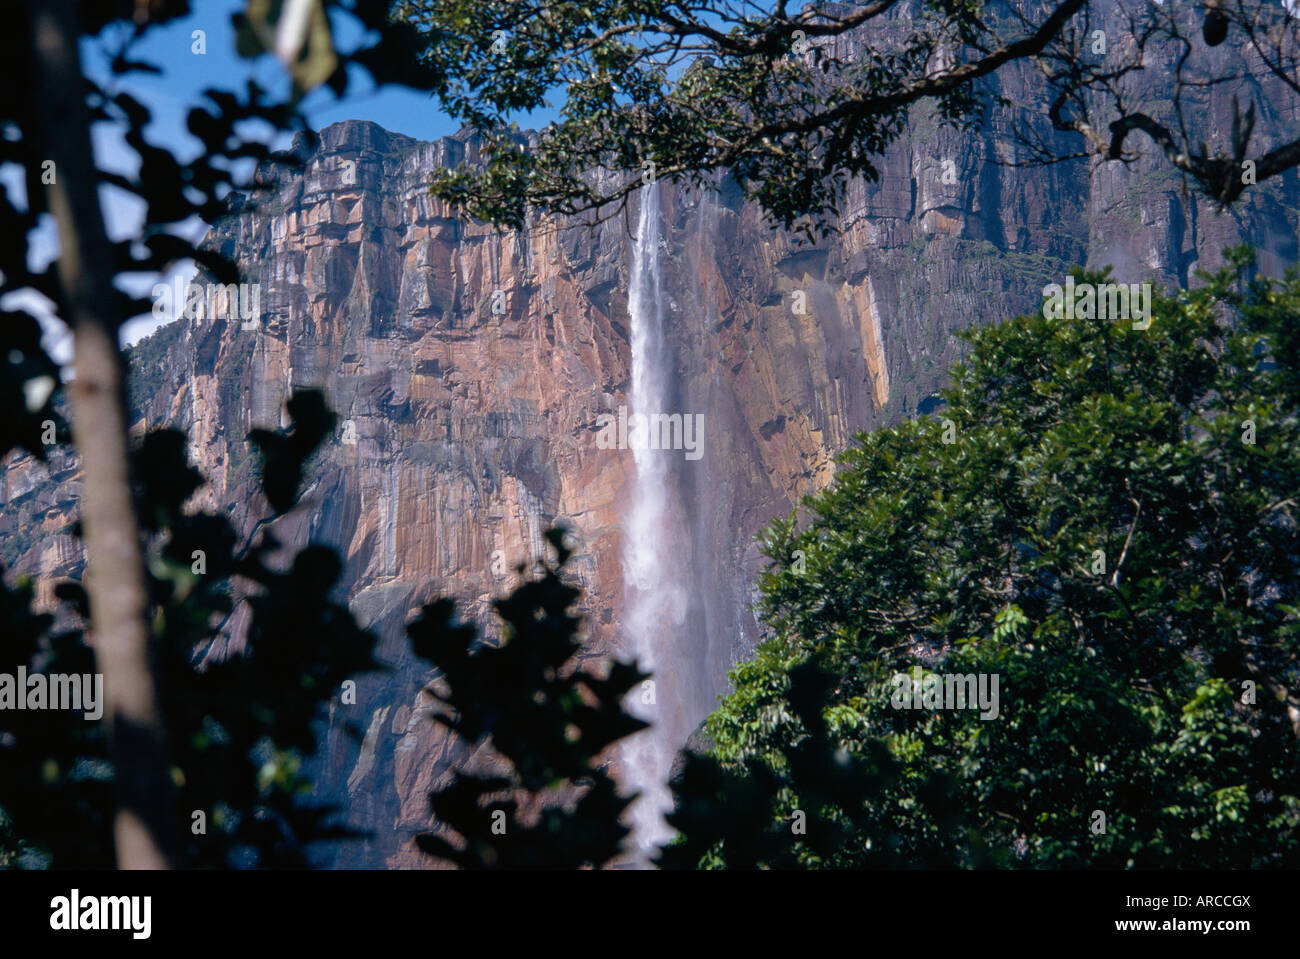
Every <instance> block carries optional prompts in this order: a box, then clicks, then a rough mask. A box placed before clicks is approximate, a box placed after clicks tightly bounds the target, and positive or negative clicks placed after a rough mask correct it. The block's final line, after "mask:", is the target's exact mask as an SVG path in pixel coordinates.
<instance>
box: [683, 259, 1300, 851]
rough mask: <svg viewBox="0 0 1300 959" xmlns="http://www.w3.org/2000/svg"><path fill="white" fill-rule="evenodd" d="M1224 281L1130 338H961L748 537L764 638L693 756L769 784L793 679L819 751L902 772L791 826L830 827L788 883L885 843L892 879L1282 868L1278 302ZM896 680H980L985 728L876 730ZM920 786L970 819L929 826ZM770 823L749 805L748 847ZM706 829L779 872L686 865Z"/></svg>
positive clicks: (1298, 553) (1284, 386)
mask: <svg viewBox="0 0 1300 959" xmlns="http://www.w3.org/2000/svg"><path fill="white" fill-rule="evenodd" d="M1232 262H1233V266H1232V267H1231V268H1228V269H1225V270H1223V271H1221V272H1220V273H1218V274H1216V275H1215V276H1213V277H1205V278H1204V279H1205V281H1206V285H1205V286H1204V287H1203V288H1201V289H1197V290H1195V291H1192V292H1186V293H1180V294H1178V295H1177V296H1175V297H1163V296H1159V297H1157V298H1156V301H1155V305H1154V308H1153V319H1152V323H1151V326H1150V328H1149V329H1147V330H1134V329H1132V324H1131V323H1130V322H1129V321H1110V320H1105V319H1099V320H1049V319H1045V318H1044V317H1042V316H1041V315H1035V316H1028V317H1021V318H1019V319H1016V320H1012V321H1010V322H1008V323H1004V324H1002V325H1000V326H996V327H991V328H987V329H983V330H979V331H976V332H973V333H970V334H968V338H969V340H970V342H971V344H972V346H973V350H972V353H971V356H970V358H969V361H968V362H967V363H966V364H964V365H963V366H961V367H959V368H958V369H956V370H955V372H954V386H953V388H952V389H951V390H950V391H948V392H947V393H946V394H945V398H946V401H947V407H946V408H945V409H944V410H942V411H941V412H940V413H938V414H937V416H936V419H935V420H920V421H915V422H907V423H904V424H902V425H900V426H897V427H894V428H891V429H887V430H881V431H879V432H876V433H873V434H871V435H868V436H863V437H861V438H860V445H859V446H858V447H857V448H855V449H853V450H851V451H850V452H849V453H847V454H846V455H845V456H844V458H843V462H842V470H841V472H840V473H839V475H838V476H837V479H836V481H835V483H834V484H833V485H832V486H831V487H830V488H829V489H827V490H826V491H824V492H822V493H820V494H818V495H816V496H813V497H811V498H810V499H809V500H808V501H807V502H806V504H805V505H806V508H807V510H808V514H809V515H808V517H807V521H806V522H805V523H804V524H802V525H801V524H800V523H798V522H797V520H796V517H794V516H792V517H790V518H788V519H784V520H781V521H778V522H776V523H774V524H772V526H771V527H770V528H769V529H768V530H766V532H765V534H764V537H763V544H764V549H765V552H766V554H767V555H768V556H769V557H771V558H772V560H773V561H774V565H773V567H772V568H771V569H770V571H769V572H768V573H767V574H766V576H765V577H764V580H763V583H762V593H763V599H762V611H763V615H764V617H765V618H766V620H767V622H768V623H769V624H770V625H771V626H772V627H773V628H774V630H775V633H776V638H775V639H774V640H772V641H771V642H770V643H769V644H767V645H766V646H765V647H763V648H762V650H761V652H760V655H759V656H758V658H757V659H756V660H755V661H753V662H751V663H747V664H744V665H742V666H740V667H738V668H737V669H736V670H735V671H734V672H733V674H732V678H733V682H734V684H735V692H734V694H733V695H731V696H730V697H729V698H728V699H727V700H725V701H724V703H723V705H722V707H721V708H720V709H719V710H718V711H717V712H716V713H715V714H714V715H713V716H712V717H710V719H709V720H708V722H707V724H706V732H707V734H708V735H709V737H711V739H712V740H713V742H714V743H715V744H716V745H715V749H714V752H713V757H714V759H715V760H716V761H717V762H719V763H720V764H721V765H722V767H724V768H725V769H728V770H734V771H741V770H748V769H751V768H753V767H754V766H755V765H758V766H761V767H762V768H764V769H766V770H768V772H767V773H765V774H764V775H773V776H774V775H779V774H781V772H782V770H783V769H785V768H786V767H787V766H788V765H789V763H790V761H791V757H793V756H797V755H798V749H799V746H800V742H801V740H800V735H801V733H800V731H799V726H798V724H795V723H793V722H792V720H791V716H792V714H793V709H792V699H791V695H792V687H790V688H788V686H787V684H788V683H789V682H790V678H791V677H792V676H793V675H794V672H793V670H794V668H795V664H797V663H802V662H805V661H807V662H813V663H816V664H817V665H818V667H819V668H820V669H823V670H825V671H826V672H827V673H828V674H829V675H830V676H832V677H834V686H833V688H831V689H830V690H829V691H827V692H826V693H825V695H823V696H821V698H820V699H819V700H818V701H817V707H818V709H819V711H820V715H821V716H822V717H823V718H824V720H825V722H826V723H827V725H828V727H829V728H831V729H832V730H834V733H835V735H836V736H837V737H838V740H839V742H840V743H841V744H842V747H843V748H844V749H845V750H847V751H848V752H849V753H858V754H868V753H869V752H870V751H871V750H875V749H878V748H879V747H880V746H884V747H885V748H886V749H887V750H888V754H889V756H890V757H891V758H892V761H893V762H894V763H895V764H897V773H896V775H895V776H893V777H892V778H890V779H888V780H887V781H884V782H882V783H881V784H880V788H879V789H877V790H875V791H872V792H869V793H864V795H863V796H862V797H861V798H853V797H850V798H849V799H847V800H844V801H841V802H838V803H833V804H831V805H830V806H829V807H826V806H823V807H822V808H821V809H820V810H819V812H818V814H817V816H814V815H813V814H812V812H811V811H810V813H809V826H808V830H809V834H810V835H812V834H814V833H815V832H816V831H817V830H818V829H820V828H834V829H840V828H843V826H844V824H849V826H848V828H849V832H848V833H847V835H845V836H843V837H842V840H841V841H840V842H839V844H838V846H837V848H836V850H835V852H834V853H833V854H831V855H828V856H824V857H819V858H817V859H815V860H814V859H812V858H810V859H809V860H808V862H810V863H811V862H814V861H816V862H819V863H825V864H833V865H872V864H875V863H877V862H878V861H879V859H878V858H877V856H876V855H874V854H873V850H877V849H879V848H880V846H881V845H882V844H886V845H888V848H889V849H890V850H891V851H892V852H895V853H896V854H897V855H898V856H899V857H900V858H901V859H902V860H903V861H905V862H910V863H938V862H953V863H957V864H977V863H979V862H981V861H999V860H1000V859H1002V858H1005V857H1008V856H1009V857H1011V858H1010V861H1011V862H1012V863H1013V864H1018V865H1024V866H1091V867H1261V866H1295V865H1296V864H1297V862H1300V831H1298V830H1297V826H1300V748H1298V745H1297V744H1298V739H1297V737H1298V736H1300V696H1298V694H1297V686H1298V684H1300V669H1298V663H1297V636H1298V635H1300V611H1298V610H1297V608H1296V605H1295V596H1296V595H1297V586H1300V539H1298V538H1297V526H1296V520H1297V504H1296V501H1295V494H1296V491H1297V490H1298V489H1300V442H1298V441H1300V419H1298V413H1300V375H1298V374H1300V349H1298V347H1300V342H1297V340H1298V339H1300V332H1297V331H1298V330H1300V323H1298V322H1297V317H1300V277H1297V275H1296V274H1294V273H1292V274H1288V276H1287V278H1286V280H1285V282H1281V283H1270V282H1266V281H1251V280H1249V279H1248V277H1249V276H1250V274H1251V271H1252V263H1251V260H1250V257H1249V254H1248V253H1247V252H1246V251H1241V250H1239V251H1235V252H1234V253H1233V254H1232ZM1080 279H1081V280H1086V281H1090V282H1104V280H1105V277H1104V276H1101V275H1083V276H1081V277H1080ZM943 420H950V421H952V424H953V425H954V426H955V428H956V437H955V442H953V443H950V444H949V443H944V442H943V432H944V430H943V422H942V421H943ZM1247 420H1252V421H1253V422H1254V424H1255V426H1256V435H1255V442H1254V444H1253V445H1251V444H1250V443H1248V442H1245V441H1243V436H1244V426H1243V424H1244V423H1245V421H1247ZM796 550H802V551H803V555H804V558H805V564H801V566H800V567H796V566H795V564H794V563H793V558H794V553H795V551H796ZM1098 550H1100V551H1103V553H1104V569H1103V567H1102V562H1101V560H1102V554H1100V553H1097V552H1095V551H1098ZM800 568H802V572H800V571H799V569H800ZM917 665H920V666H922V667H923V668H924V669H926V670H934V671H936V672H941V673H961V674H980V673H985V674H996V675H997V676H998V677H999V680H1000V711H999V715H998V716H997V717H996V718H994V719H988V720H985V719H981V718H980V716H979V713H978V711H977V710H961V709H956V710H934V709H899V708H894V706H893V705H892V704H891V690H892V686H893V683H892V680H893V677H894V676H895V675H896V674H910V672H911V670H912V668H913V666H917ZM1247 684H1253V688H1254V689H1255V690H1256V691H1257V701H1255V702H1252V696H1251V695H1250V693H1249V690H1250V689H1251V688H1252V687H1251V686H1250V685H1247ZM808 709H809V707H807V706H804V707H803V710H804V713H805V714H808ZM936 782H940V783H942V786H941V788H942V789H943V790H944V791H945V792H946V796H947V799H948V800H949V801H950V802H951V803H952V804H953V806H954V807H955V808H956V809H959V810H962V811H963V813H964V814H965V817H966V822H964V823H961V824H958V823H954V822H946V821H944V819H943V817H942V815H941V814H940V813H939V812H936V810H934V809H933V808H931V806H930V805H929V803H930V801H931V800H932V799H933V790H934V789H935V788H936V787H935V783H936ZM727 795H728V796H729V795H730V793H728V794H727ZM789 810H790V805H789V803H788V802H785V801H784V799H783V797H782V796H781V795H779V794H772V795H771V796H770V802H769V803H768V805H767V806H766V812H767V816H766V818H765V819H764V820H762V823H761V824H762V826H763V828H775V827H776V826H777V824H780V823H783V822H785V821H786V820H787V817H788V816H789ZM1095 810H1101V811H1102V812H1103V813H1104V814H1105V817H1106V830H1105V832H1104V833H1101V832H1098V833H1094V832H1093V831H1092V829H1091V828H1090V825H1091V822H1092V814H1093V812H1094V811H1095ZM706 822H707V820H699V821H698V822H697V821H696V820H692V819H690V818H681V817H680V815H679V823H680V824H681V825H682V826H683V831H684V833H685V843H686V845H685V848H686V849H688V850H690V852H691V855H692V856H693V857H696V854H697V853H698V854H699V855H698V856H697V857H696V858H694V859H693V861H695V862H700V863H702V864H705V865H722V864H725V865H751V864H754V863H755V862H757V863H758V864H771V865H775V864H779V863H782V862H785V861H788V858H789V856H790V855H791V853H790V852H789V851H788V850H777V851H775V852H770V851H769V852H767V853H765V854H764V855H762V856H758V857H755V856H754V854H753V852H752V851H751V848H750V847H749V846H743V845H740V843H750V844H752V843H753V842H754V841H755V840H754V833H753V831H752V830H751V831H750V832H748V833H745V834H743V835H742V836H741V837H740V839H739V843H738V842H735V841H733V839H732V838H728V839H727V840H726V841H725V842H723V843H722V844H721V845H710V841H711V840H712V839H713V837H714V836H716V835H717V834H716V833H712V832H710V830H709V829H708V828H705V823H706ZM868 843H870V844H871V845H870V846H868V845H867V844H868ZM987 850H991V851H992V852H991V853H987V852H986V851H987ZM987 855H992V856H993V857H994V858H993V860H988V859H987V858H986V856H987Z"/></svg>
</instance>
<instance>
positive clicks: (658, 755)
mask: <svg viewBox="0 0 1300 959" xmlns="http://www.w3.org/2000/svg"><path fill="white" fill-rule="evenodd" d="M640 201H641V202H640V206H641V210H640V217H639V221H638V224H637V233H636V244H635V246H634V248H633V251H632V270H631V283H630V289H629V291H628V314H629V319H630V324H631V336H632V389H631V394H630V396H629V398H628V399H629V407H630V409H629V412H630V413H631V414H636V413H640V414H642V415H644V416H649V415H651V414H657V413H660V412H664V411H666V410H667V409H668V407H669V404H670V401H671V394H672V385H673V384H672V377H673V364H672V362H671V357H670V353H669V349H668V341H667V336H666V331H665V310H664V302H665V296H664V292H663V288H662V277H661V274H660V263H659V249H660V244H661V239H660V234H661V232H662V231H661V213H660V205H659V187H658V185H657V184H653V183H652V184H649V185H647V186H645V187H642V189H641V195H640ZM642 447H643V448H638V447H635V446H634V447H633V455H634V457H635V462H636V483H635V487H634V490H633V495H632V499H631V503H630V505H629V511H628V515H627V520H626V524H625V527H624V530H625V533H624V545H623V574H624V582H625V588H626V606H625V609H624V630H625V637H626V647H627V650H628V652H630V653H631V654H632V655H633V656H635V657H636V659H637V662H638V664H639V665H640V666H641V668H642V670H643V671H645V672H650V673H652V674H653V679H654V683H655V686H654V693H655V695H654V700H655V701H654V703H645V702H643V698H645V697H643V695H642V691H641V690H640V689H634V690H633V692H632V695H631V696H630V697H629V703H628V708H629V711H631V712H633V713H634V714H636V715H637V716H639V717H640V718H642V719H644V720H646V721H647V722H649V723H651V724H652V725H651V727H650V728H649V729H647V730H645V731H643V732H641V733H638V734H637V735H636V736H634V737H632V738H631V739H630V740H629V741H628V742H627V744H626V745H625V747H624V749H623V764H624V767H625V769H626V776H627V779H628V785H629V786H631V787H633V788H635V789H637V790H639V791H640V793H641V798H640V799H638V800H637V802H636V803H635V804H633V806H632V810H631V819H632V822H631V825H632V829H633V837H634V839H635V840H636V844H637V846H638V847H639V849H640V851H641V852H642V854H646V853H649V852H650V851H652V850H653V849H654V848H655V847H656V846H658V845H660V844H662V843H663V842H665V841H666V840H667V839H669V838H670V837H671V836H672V830H671V829H670V828H669V826H668V824H667V823H666V822H665V821H664V813H665V812H666V811H668V810H669V809H671V808H672V796H671V793H670V791H669V789H668V776H669V772H670V770H671V768H672V762H673V757H674V755H675V752H676V749H677V748H678V747H679V746H680V745H681V743H682V742H683V741H684V739H685V736H686V734H687V733H688V732H689V729H679V728H678V727H679V726H680V725H681V718H682V716H681V714H682V710H681V709H675V708H674V702H675V700H676V699H677V698H679V696H678V694H679V693H680V692H681V690H678V689H676V687H677V686H678V685H679V683H678V681H677V679H676V678H675V675H674V674H676V676H680V675H681V673H680V667H681V665H683V664H673V663H672V662H671V654H672V650H673V649H674V646H675V644H676V642H677V634H678V633H679V632H680V631H681V629H682V627H683V626H684V625H685V622H686V610H687V604H688V601H689V597H688V588H687V584H686V581H685V579H686V572H685V570H686V569H687V568H688V567H689V549H688V548H687V547H686V546H685V544H684V542H683V540H682V539H681V538H680V535H679V533H677V532H675V531H677V530H680V527H681V517H680V516H678V515H676V513H677V511H676V510H675V509H674V503H673V496H672V485H671V483H672V469H673V462H674V454H673V453H672V452H671V451H669V450H659V449H651V448H648V447H646V446H645V444H642ZM678 455H680V454H678ZM674 665H676V666H677V667H678V668H677V669H676V670H674V669H673V666H674Z"/></svg>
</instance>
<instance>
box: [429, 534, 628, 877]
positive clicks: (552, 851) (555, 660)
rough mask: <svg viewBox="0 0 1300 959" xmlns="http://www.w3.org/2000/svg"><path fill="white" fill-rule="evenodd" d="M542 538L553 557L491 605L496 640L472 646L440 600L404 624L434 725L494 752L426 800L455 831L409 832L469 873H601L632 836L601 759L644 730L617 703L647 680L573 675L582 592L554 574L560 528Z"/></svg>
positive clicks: (615, 667) (616, 673) (614, 667)
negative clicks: (424, 663)
mask: <svg viewBox="0 0 1300 959" xmlns="http://www.w3.org/2000/svg"><path fill="white" fill-rule="evenodd" d="M546 535H547V541H548V542H549V543H550V544H551V547H552V549H554V550H555V553H556V560H555V562H553V563H552V562H549V561H545V560H541V561H539V562H538V563H537V567H538V569H537V571H536V575H535V576H534V577H533V578H531V579H529V580H527V581H525V582H524V583H523V584H522V585H521V586H519V588H518V589H516V590H515V591H514V592H513V593H512V594H511V595H510V596H508V597H506V598H505V599H500V600H497V601H496V603H495V604H494V605H495V607H496V611H497V613H498V615H500V617H501V619H502V620H503V621H504V623H505V626H506V628H505V633H504V636H503V637H502V641H501V643H500V644H499V645H493V644H490V643H487V642H482V643H480V642H476V640H475V630H474V629H473V627H469V626H463V625H459V624H457V623H456V622H455V607H454V604H453V603H452V602H451V601H450V600H446V599H443V600H438V601H436V602H433V603H431V604H429V605H427V606H425V607H424V609H423V610H422V612H421V615H420V616H419V618H418V619H416V620H415V621H414V622H413V623H412V624H411V625H410V626H409V627H408V633H409V635H410V638H411V646H412V648H413V649H414V651H415V653H416V654H417V655H418V656H420V657H421V658H423V659H426V660H428V661H429V662H430V663H432V664H433V665H434V667H436V668H437V670H438V671H439V673H438V676H437V678H436V679H435V681H434V683H433V684H432V685H431V686H430V687H429V688H428V690H427V691H428V692H429V693H430V694H431V695H433V696H434V697H436V699H437V701H438V704H439V709H438V711H437V712H436V713H435V714H434V716H433V718H434V720H435V721H436V722H438V723H440V724H442V725H443V726H445V727H447V729H448V730H449V731H450V732H452V733H454V734H455V735H456V737H457V738H458V739H459V740H460V741H461V742H462V743H463V744H465V745H468V746H471V747H482V746H483V745H485V744H488V743H490V744H491V747H492V752H493V754H494V755H493V758H492V760H491V762H490V764H489V765H490V766H491V771H490V772H487V773H486V774H480V773H478V772H470V771H467V770H464V769H462V770H460V771H457V772H456V773H455V774H454V775H453V776H452V778H451V780H450V781H449V782H448V783H447V784H446V785H444V786H442V787H440V788H439V789H437V790H435V791H434V792H432V793H430V794H429V799H430V803H431V805H432V807H433V812H434V815H435V816H436V818H437V820H438V822H439V823H440V824H441V825H442V826H444V827H447V828H450V829H451V830H453V831H454V833H455V836H454V837H448V836H447V835H446V833H445V830H440V831H438V832H432V833H425V834H423V835H420V836H417V837H416V843H417V845H418V846H419V848H420V849H421V850H423V851H424V852H425V853H427V854H429V855H430V856H434V857H436V858H438V859H442V860H446V861H449V862H452V863H455V864H457V865H459V866H461V867H462V868H466V869H489V868H515V869H527V868H551V869H557V868H578V867H582V866H600V865H603V864H606V863H608V862H610V861H611V860H613V859H614V858H615V857H616V856H617V855H618V854H619V852H620V843H621V842H622V840H623V838H624V837H625V836H626V835H627V833H628V829H627V827H626V826H623V825H622V824H621V823H620V822H619V818H620V817H621V816H622V814H623V812H624V810H625V809H626V808H627V806H628V805H629V804H630V803H631V801H632V800H633V799H634V798H635V797H634V796H628V797H622V796H619V795H618V794H617V792H616V789H615V785H614V781H613V780H612V779H611V778H610V776H609V774H608V773H607V772H606V771H605V770H604V769H603V768H601V766H600V764H599V757H600V756H601V754H602V753H604V752H605V750H606V749H608V747H610V746H611V745H613V744H614V743H616V742H618V741H619V740H620V739H623V738H624V737H626V736H630V735H631V734H633V733H635V732H638V731H639V730H641V729H644V728H645V727H646V723H643V722H642V721H641V720H639V719H636V718H635V717H633V716H630V715H628V714H627V713H625V712H624V711H623V708H622V705H621V703H622V700H623V697H624V696H625V695H627V693H628V691H629V690H630V689H632V688H633V687H634V686H636V685H637V684H638V683H640V682H641V681H642V680H644V679H646V678H647V674H645V673H642V672H641V671H640V670H638V669H637V668H636V666H635V665H631V664H627V663H619V662H615V663H612V664H611V665H610V667H609V669H608V673H607V675H605V676H604V677H600V676H597V675H594V674H593V673H591V672H589V671H586V670H584V669H579V668H578V664H577V662H576V659H575V657H576V656H577V654H578V653H579V652H580V651H581V644H580V643H579V641H578V640H577V638H576V635H577V631H578V628H579V625H580V620H579V619H578V618H577V617H576V616H573V615H572V614H571V613H570V612H569V609H570V607H571V606H572V605H573V603H574V602H575V601H576V600H577V598H578V591H577V590H576V589H574V588H573V587H572V586H569V585H567V584H566V583H564V581H563V580H562V579H561V573H562V572H563V568H564V564H565V563H566V562H567V560H568V557H569V550H568V548H567V547H566V546H565V545H564V531H563V530H561V529H552V530H549V531H548V532H547V534H546ZM525 569H526V568H525V567H523V566H521V567H520V568H519V572H520V573H521V574H522V573H524V572H525ZM476 755H478V756H480V758H481V757H482V750H481V749H477V750H476Z"/></svg>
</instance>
